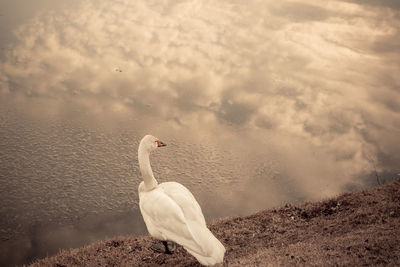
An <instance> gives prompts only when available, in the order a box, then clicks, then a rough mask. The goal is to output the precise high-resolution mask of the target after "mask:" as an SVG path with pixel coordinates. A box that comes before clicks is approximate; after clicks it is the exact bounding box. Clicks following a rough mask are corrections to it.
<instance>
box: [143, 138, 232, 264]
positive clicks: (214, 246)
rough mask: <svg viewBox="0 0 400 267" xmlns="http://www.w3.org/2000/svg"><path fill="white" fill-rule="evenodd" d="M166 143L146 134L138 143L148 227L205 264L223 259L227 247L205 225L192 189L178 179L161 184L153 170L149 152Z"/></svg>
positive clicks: (156, 234) (145, 216) (156, 235)
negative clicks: (191, 191) (177, 181)
mask: <svg viewBox="0 0 400 267" xmlns="http://www.w3.org/2000/svg"><path fill="white" fill-rule="evenodd" d="M160 146H164V144H163V143H162V142H160V141H159V140H158V139H156V138H155V137H153V136H150V135H146V136H145V137H144V138H143V139H142V141H141V142H140V145H139V167H140V171H141V173H142V176H143V182H141V183H140V185H139V206H140V211H141V213H142V216H143V219H144V222H145V223H146V226H147V230H148V231H149V233H150V235H151V236H153V237H155V238H157V239H159V240H163V241H166V240H169V241H174V242H176V243H178V244H180V245H182V246H183V247H184V248H185V249H186V250H187V251H188V252H189V253H190V254H192V255H193V256H194V257H195V258H196V259H197V260H198V261H199V262H200V263H201V264H203V265H214V264H217V263H221V262H222V261H223V258H224V253H225V248H224V246H223V245H222V244H221V242H220V241H219V240H218V239H217V238H216V237H215V236H214V235H213V234H212V233H211V232H210V230H209V229H208V228H207V226H206V221H205V219H204V216H203V213H202V211H201V208H200V206H199V204H198V203H197V201H196V199H195V198H194V197H193V195H192V193H190V191H189V190H188V189H187V188H186V187H184V186H183V185H181V184H179V183H176V182H166V183H161V184H158V183H157V180H156V179H155V178H154V175H153V172H152V170H151V166H150V161H149V155H150V152H151V151H152V150H154V149H155V148H157V147H160Z"/></svg>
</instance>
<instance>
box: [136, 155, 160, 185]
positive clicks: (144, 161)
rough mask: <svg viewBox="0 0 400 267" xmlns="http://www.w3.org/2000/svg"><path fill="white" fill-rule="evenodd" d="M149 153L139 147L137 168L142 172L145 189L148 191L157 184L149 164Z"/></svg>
mask: <svg viewBox="0 0 400 267" xmlns="http://www.w3.org/2000/svg"><path fill="white" fill-rule="evenodd" d="M149 157H150V153H149V152H148V151H147V150H144V149H142V147H139V168H140V172H141V173H142V177H143V181H144V186H145V188H144V189H145V191H150V190H152V189H153V188H155V187H156V186H157V185H158V182H157V180H156V178H154V175H153V171H152V170H151V166H150V158H149Z"/></svg>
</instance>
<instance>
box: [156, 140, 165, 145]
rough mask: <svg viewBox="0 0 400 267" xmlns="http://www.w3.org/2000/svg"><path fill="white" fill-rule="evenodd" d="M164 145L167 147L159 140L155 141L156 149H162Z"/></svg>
mask: <svg viewBox="0 0 400 267" xmlns="http://www.w3.org/2000/svg"><path fill="white" fill-rule="evenodd" d="M166 145H167V144H165V143H163V142H161V141H160V140H157V146H158V147H163V146H166Z"/></svg>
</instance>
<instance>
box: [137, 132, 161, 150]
mask: <svg viewBox="0 0 400 267" xmlns="http://www.w3.org/2000/svg"><path fill="white" fill-rule="evenodd" d="M163 146H166V144H165V143H163V142H161V141H160V139H158V138H156V137H154V136H152V135H146V136H145V137H143V139H142V141H140V144H139V150H141V149H144V150H146V151H148V152H151V151H153V150H155V149H156V148H159V147H163Z"/></svg>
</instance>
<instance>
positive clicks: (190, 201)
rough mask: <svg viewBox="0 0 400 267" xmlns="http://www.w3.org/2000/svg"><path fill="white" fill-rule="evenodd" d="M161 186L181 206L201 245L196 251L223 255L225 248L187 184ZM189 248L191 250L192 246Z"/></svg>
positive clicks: (193, 233)
mask: <svg viewBox="0 0 400 267" xmlns="http://www.w3.org/2000/svg"><path fill="white" fill-rule="evenodd" d="M159 187H160V188H162V189H163V190H164V192H165V194H167V195H168V196H169V197H170V198H171V199H172V200H173V201H174V202H175V203H176V204H177V205H178V206H179V207H180V208H181V210H182V213H183V216H184V219H185V222H186V225H187V226H188V228H189V230H190V232H191V234H192V235H193V238H194V240H195V241H196V243H197V244H198V245H199V246H200V247H201V250H197V251H194V252H196V253H197V254H201V255H203V256H212V255H215V254H221V253H222V255H223V253H224V252H225V248H224V247H223V245H222V244H221V242H220V241H219V240H218V239H217V238H215V236H214V235H213V234H212V233H211V231H210V230H209V229H208V228H207V225H206V221H205V219H204V215H203V213H202V211H201V208H200V205H199V204H198V203H197V201H196V199H195V198H194V196H193V195H192V193H191V192H190V191H189V190H188V189H187V188H186V187H185V186H183V185H181V184H180V183H176V182H166V183H162V184H160V185H159ZM188 249H189V250H190V248H188ZM192 252H193V250H192ZM192 254H193V253H192ZM193 255H194V254H193ZM222 257H223V256H222Z"/></svg>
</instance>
